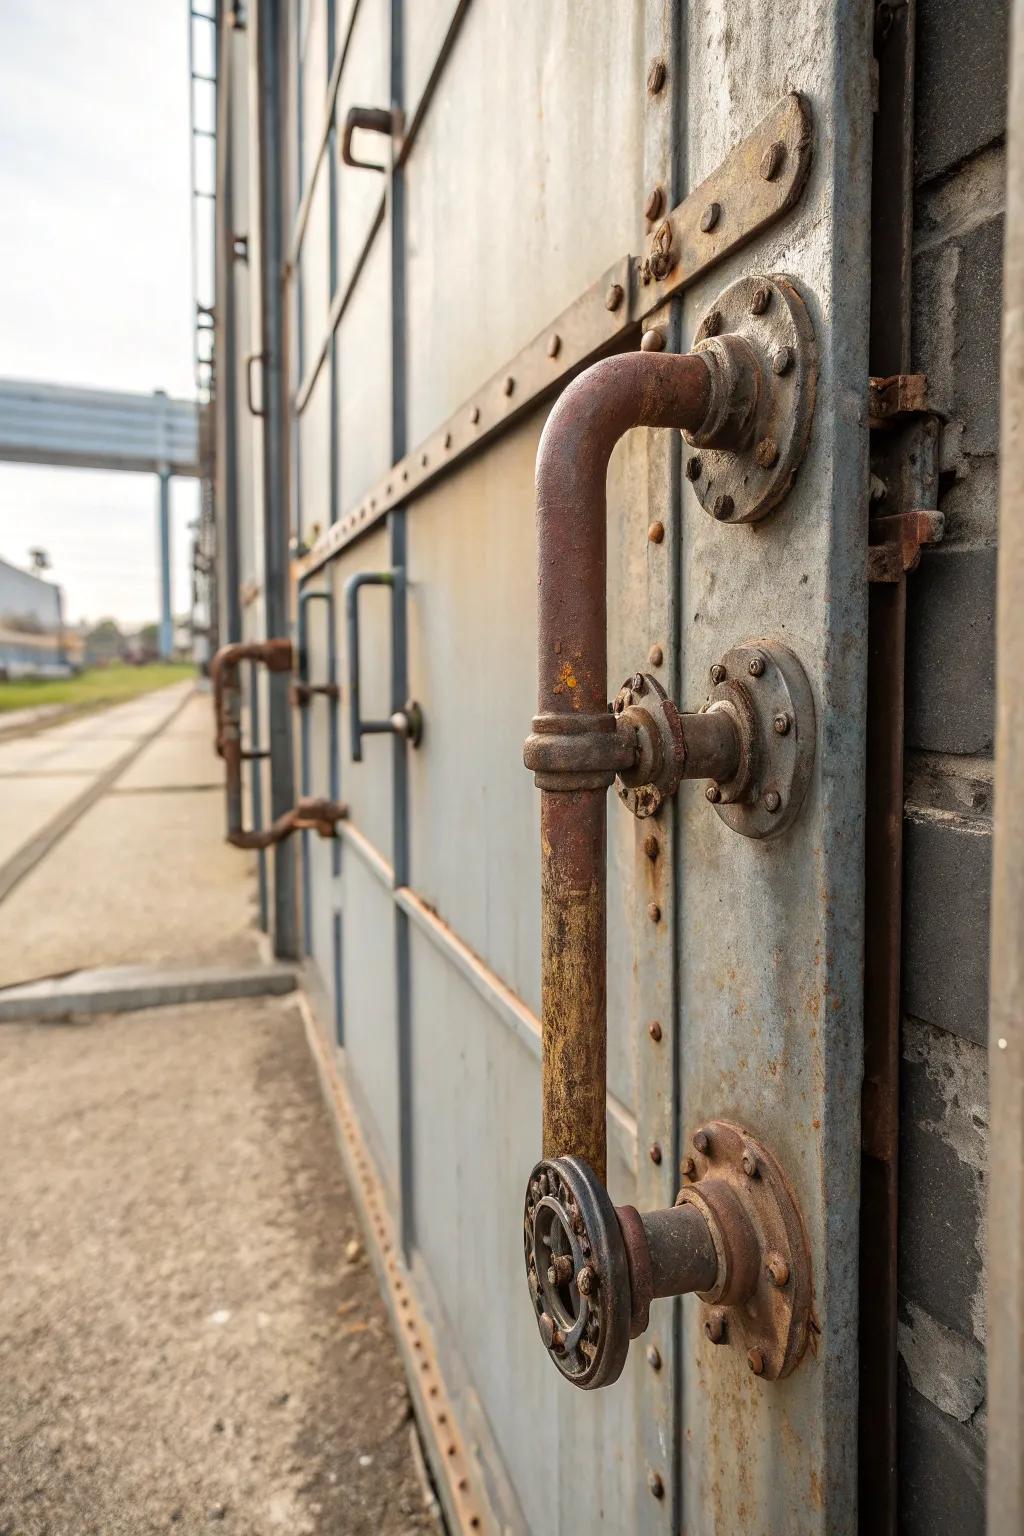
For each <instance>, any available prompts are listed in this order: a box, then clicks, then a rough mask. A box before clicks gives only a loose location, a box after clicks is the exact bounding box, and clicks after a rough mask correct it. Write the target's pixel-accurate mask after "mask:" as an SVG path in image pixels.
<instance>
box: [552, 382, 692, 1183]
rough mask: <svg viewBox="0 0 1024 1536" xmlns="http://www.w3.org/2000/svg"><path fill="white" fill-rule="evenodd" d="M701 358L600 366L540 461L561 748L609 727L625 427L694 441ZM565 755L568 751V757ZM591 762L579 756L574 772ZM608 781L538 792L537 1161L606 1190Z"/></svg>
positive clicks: (556, 423) (569, 396)
mask: <svg viewBox="0 0 1024 1536" xmlns="http://www.w3.org/2000/svg"><path fill="white" fill-rule="evenodd" d="M711 395H712V386H711V376H710V373H709V370H708V367H707V365H706V363H705V362H704V361H703V359H702V358H701V357H699V356H692V355H687V356H672V355H667V354H664V353H657V352H634V353H627V354H624V355H622V356H618V357H610V358H606V359H604V360H603V361H602V362H599V363H595V364H594V365H593V367H591V368H588V369H587V370H586V372H585V373H582V374H581V375H580V376H579V378H577V379H576V380H574V382H573V383H572V384H570V385H569V387H568V389H566V390H565V391H564V392H563V393H562V395H561V396H560V398H559V400H558V401H557V403H556V404H555V406H554V409H553V410H552V412H551V414H550V416H549V417H548V420H547V424H546V425H545V428H544V432H543V435H542V437H541V441H540V447H539V449H538V453H537V549H538V567H539V569H538V588H539V592H538V687H537V698H538V718H537V719H536V720H535V721H534V729H535V731H539V732H542V733H543V734H545V735H560V736H562V737H563V740H565V741H566V742H571V741H573V740H574V739H575V741H576V742H578V743H579V745H580V746H581V747H582V744H583V739H585V738H593V737H599V736H600V737H603V736H605V735H606V734H607V733H608V731H609V730H611V729H612V728H613V727H612V722H611V716H610V715H609V714H608V702H607V701H608V678H607V672H608V659H607V597H606V576H607V569H606V567H607V530H606V517H607V508H606V490H605V481H606V477H607V472H608V461H609V459H610V458H611V453H612V449H613V448H614V446H615V444H616V443H617V442H618V440H619V438H620V437H622V436H623V434H624V433H625V432H627V431H628V430H629V429H630V428H631V427H639V426H649V427H675V428H687V429H690V430H693V431H696V430H699V428H700V427H701V425H702V423H703V422H704V420H705V418H706V417H707V414H708V410H709V407H710V405H711ZM570 755H571V749H570ZM584 755H585V754H583V753H581V754H580V761H581V762H582V758H583V756H584ZM613 778H614V772H613V771H597V772H595V771H593V769H586V768H584V769H582V770H581V769H579V768H573V767H567V768H566V769H565V770H562V771H558V772H554V773H548V772H545V773H542V774H539V775H538V780H539V782H540V785H541V1034H542V1047H543V1069H542V1096H543V1123H544V1125H543V1154H544V1156H545V1157H549V1158H554V1157H561V1156H564V1155H567V1154H570V1153H571V1154H575V1155H576V1156H577V1157H583V1158H585V1159H586V1161H587V1162H588V1163H589V1164H590V1166H591V1167H592V1168H593V1170H594V1172H595V1173H596V1174H597V1176H598V1178H599V1179H600V1180H601V1181H602V1183H604V1182H605V1181H606V1178H607V1132H606V1125H605V1099H606V1092H607V1088H606V1058H607V999H606V963H605V961H606V936H605V935H606V921H607V898H606V858H607V854H606V846H605V798H606V791H607V786H608V785H609V784H610V783H611V781H612V779H613Z"/></svg>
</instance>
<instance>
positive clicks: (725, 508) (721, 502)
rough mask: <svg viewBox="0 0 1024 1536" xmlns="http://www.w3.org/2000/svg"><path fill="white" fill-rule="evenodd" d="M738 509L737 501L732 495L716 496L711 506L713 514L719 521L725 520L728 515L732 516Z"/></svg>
mask: <svg viewBox="0 0 1024 1536" xmlns="http://www.w3.org/2000/svg"><path fill="white" fill-rule="evenodd" d="M735 510H736V503H735V502H734V501H733V499H732V497H731V496H716V497H715V501H714V505H713V506H712V508H711V515H712V517H714V518H715V519H716V520H717V521H718V522H720V523H721V522H724V521H725V519H726V518H727V517H732V514H733V513H734V512H735Z"/></svg>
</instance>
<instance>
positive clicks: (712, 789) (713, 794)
mask: <svg viewBox="0 0 1024 1536" xmlns="http://www.w3.org/2000/svg"><path fill="white" fill-rule="evenodd" d="M721 798H722V791H721V790H720V789H719V787H718V785H717V784H709V785H708V787H707V789H706V790H705V791H704V799H705V800H706V801H707V802H708V804H709V805H717V804H718V802H719V800H721Z"/></svg>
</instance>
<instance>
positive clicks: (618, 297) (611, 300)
mask: <svg viewBox="0 0 1024 1536" xmlns="http://www.w3.org/2000/svg"><path fill="white" fill-rule="evenodd" d="M622 299H623V292H622V284H621V283H612V285H611V287H610V288H609V289H608V292H607V293H606V294H605V296H604V307H605V309H618V307H619V305H620V304H621V303H622Z"/></svg>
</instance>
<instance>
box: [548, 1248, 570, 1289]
mask: <svg viewBox="0 0 1024 1536" xmlns="http://www.w3.org/2000/svg"><path fill="white" fill-rule="evenodd" d="M571 1277H572V1258H571V1256H570V1255H569V1254H568V1253H556V1254H555V1255H554V1256H553V1258H552V1260H551V1263H550V1264H549V1266H548V1284H549V1285H564V1284H565V1282H566V1281H567V1280H569V1279H571Z"/></svg>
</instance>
